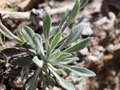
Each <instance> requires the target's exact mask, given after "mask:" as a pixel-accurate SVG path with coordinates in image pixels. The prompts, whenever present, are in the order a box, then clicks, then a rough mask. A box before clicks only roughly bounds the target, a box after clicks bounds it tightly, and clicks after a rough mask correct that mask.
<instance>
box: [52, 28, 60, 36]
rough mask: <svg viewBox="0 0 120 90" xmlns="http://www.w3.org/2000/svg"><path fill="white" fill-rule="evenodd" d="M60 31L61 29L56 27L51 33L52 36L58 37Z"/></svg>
mask: <svg viewBox="0 0 120 90" xmlns="http://www.w3.org/2000/svg"><path fill="white" fill-rule="evenodd" d="M59 31H60V28H59V27H58V26H57V27H55V28H54V29H53V30H52V31H51V33H50V36H54V35H56V34H57V33H58V32H59Z"/></svg>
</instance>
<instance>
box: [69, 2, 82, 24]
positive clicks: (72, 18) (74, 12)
mask: <svg viewBox="0 0 120 90" xmlns="http://www.w3.org/2000/svg"><path fill="white" fill-rule="evenodd" d="M79 8H80V1H79V0H76V2H75V5H74V7H73V9H72V11H71V13H70V14H69V17H68V19H67V20H68V22H70V23H72V22H73V21H74V19H75V17H76V15H77V12H78V11H79Z"/></svg>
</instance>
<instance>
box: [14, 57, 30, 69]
mask: <svg viewBox="0 0 120 90" xmlns="http://www.w3.org/2000/svg"><path fill="white" fill-rule="evenodd" d="M12 63H13V64H15V65H18V66H20V67H23V66H28V65H30V64H31V63H32V59H31V58H28V57H21V58H18V59H16V60H14V61H13V62H12Z"/></svg>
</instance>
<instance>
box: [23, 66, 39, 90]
mask: <svg viewBox="0 0 120 90" xmlns="http://www.w3.org/2000/svg"><path fill="white" fill-rule="evenodd" d="M40 70H41V69H40V68H38V69H37V70H36V71H35V73H34V75H33V76H31V77H30V78H29V79H27V81H26V84H25V86H24V89H23V90H36V87H37V83H38V82H37V79H38V76H39V73H40Z"/></svg>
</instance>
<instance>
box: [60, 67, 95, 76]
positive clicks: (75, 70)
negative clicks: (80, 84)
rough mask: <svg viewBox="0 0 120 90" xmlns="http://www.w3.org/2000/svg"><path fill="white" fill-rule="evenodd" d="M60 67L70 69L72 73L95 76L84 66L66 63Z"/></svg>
mask: <svg viewBox="0 0 120 90" xmlns="http://www.w3.org/2000/svg"><path fill="white" fill-rule="evenodd" d="M62 67H64V68H66V69H68V70H70V71H72V72H73V73H75V74H77V75H80V76H84V77H92V76H96V74H95V73H94V72H93V71H91V70H88V69H86V68H80V67H77V66H70V65H67V66H65V65H64V66H63V65H62Z"/></svg>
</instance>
